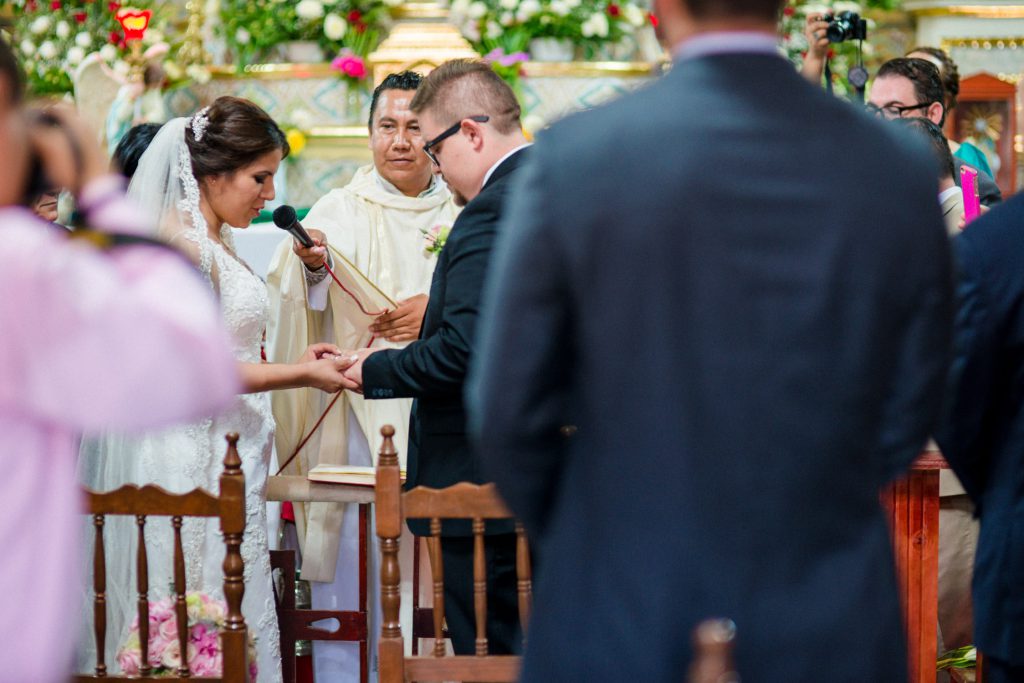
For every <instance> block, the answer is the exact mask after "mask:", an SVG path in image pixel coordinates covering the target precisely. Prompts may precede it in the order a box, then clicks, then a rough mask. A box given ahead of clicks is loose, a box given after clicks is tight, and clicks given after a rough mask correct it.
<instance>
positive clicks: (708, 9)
mask: <svg viewBox="0 0 1024 683" xmlns="http://www.w3.org/2000/svg"><path fill="white" fill-rule="evenodd" d="M677 1H678V2H682V3H683V4H684V5H685V6H686V8H687V10H688V11H689V12H690V14H691V15H693V18H694V19H698V20H707V19H726V18H729V19H735V18H750V19H759V20H765V21H778V20H779V19H780V18H781V16H782V8H783V7H784V6H785V4H786V0H677Z"/></svg>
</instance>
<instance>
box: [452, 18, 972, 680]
mask: <svg viewBox="0 0 1024 683" xmlns="http://www.w3.org/2000/svg"><path fill="white" fill-rule="evenodd" d="M656 9H657V12H658V15H659V17H660V18H661V20H662V27H663V29H664V31H665V37H666V38H667V39H668V40H669V41H670V42H671V44H672V46H673V50H674V56H675V60H676V61H675V65H674V67H673V68H672V70H671V72H670V73H669V74H668V75H667V76H665V77H664V78H663V79H661V80H660V81H659V82H657V83H655V84H654V85H653V86H651V87H649V88H646V89H644V90H641V91H639V92H637V93H635V94H633V95H631V96H627V97H624V98H622V99H621V100H619V101H617V102H614V103H612V104H610V105H608V106H606V107H603V108H600V109H597V110H594V111H590V112H586V113H583V114H579V115H577V116H573V117H570V118H568V119H565V120H563V121H562V122H560V123H558V124H556V125H554V126H553V127H552V128H551V129H550V131H548V132H547V133H545V134H542V135H541V136H539V138H538V141H537V144H536V145H535V147H534V149H533V155H532V158H531V159H530V160H529V161H528V162H527V163H526V167H525V168H524V169H523V171H522V175H521V176H520V179H519V181H518V185H517V187H516V190H515V191H514V193H513V194H512V195H511V198H510V203H509V206H510V211H509V213H508V214H506V216H505V219H504V222H503V224H502V225H503V227H502V232H501V237H500V239H499V243H498V244H497V245H496V247H495V262H496V263H495V268H494V270H493V272H492V275H491V280H490V281H489V285H488V289H487V292H486V294H485V304H484V313H483V314H482V317H481V330H480V347H479V349H480V352H479V353H478V354H477V355H476V356H475V361H474V365H473V369H472V374H471V378H472V379H471V381H470V394H469V395H470V400H469V401H467V406H468V407H469V409H470V414H471V418H472V421H471V433H472V434H473V435H474V438H475V439H476V440H477V444H478V452H479V453H480V457H481V458H482V460H483V465H484V468H485V470H484V472H485V475H490V476H492V477H493V479H494V480H495V482H496V483H497V484H498V486H499V489H500V491H501V493H502V495H503V496H504V497H505V499H506V501H507V502H508V504H509V505H510V506H511V508H512V509H513V511H514V512H515V513H516V514H517V515H518V516H519V517H520V518H521V519H522V520H523V522H524V523H525V525H526V526H527V531H528V532H529V533H530V534H531V538H532V541H533V542H534V544H535V547H536V548H537V550H538V553H537V558H538V566H537V573H536V577H537V578H536V584H535V587H536V590H535V610H534V612H533V621H532V624H531V626H530V630H529V645H528V647H527V651H526V659H525V662H524V668H523V680H525V681H558V682H559V683H565V682H569V681H580V682H581V683H582V682H583V681H586V682H588V683H593V682H594V681H643V682H644V683H659V682H661V681H665V682H666V683H667V682H669V681H673V682H678V681H679V680H681V679H682V677H683V675H684V674H683V672H685V671H686V667H687V664H688V663H689V660H690V633H691V630H692V629H693V628H694V626H695V625H696V624H697V623H698V622H699V621H701V620H702V619H705V618H708V617H714V616H725V617H730V618H732V619H733V620H735V622H736V625H737V627H738V637H737V649H736V657H737V664H738V669H739V673H740V674H741V675H742V676H743V677H744V680H750V681H756V682H757V683H776V682H778V683H782V682H783V681H785V682H786V683H792V682H793V681H806V682H808V683H811V682H813V683H820V682H821V681H825V680H827V681H830V682H836V681H866V680H878V681H880V680H885V681H895V680H898V679H899V678H900V677H901V676H902V675H903V673H902V672H904V671H906V666H905V661H904V660H905V653H904V636H903V631H902V628H901V619H900V611H899V600H898V598H897V593H896V587H895V581H894V576H893V557H892V551H891V547H890V542H889V536H888V533H887V530H886V523H885V519H884V516H883V513H882V510H881V509H880V505H879V498H878V495H879V489H880V487H881V486H882V485H883V484H885V483H886V482H888V481H890V480H891V479H893V478H894V477H896V476H897V475H899V474H900V473H902V472H903V471H904V470H905V469H906V468H907V466H908V465H909V464H910V462H911V461H912V460H913V459H914V457H915V456H916V455H917V454H918V452H919V450H920V448H921V447H922V446H923V444H924V442H925V439H926V437H927V436H928V434H929V431H930V430H931V428H932V427H933V426H934V418H935V417H936V415H937V413H938V411H939V403H940V401H941V394H942V391H941V389H942V386H943V381H944V377H945V373H946V369H947V361H948V354H949V340H950V336H951V327H952V283H951V265H950V248H949V244H948V239H947V237H946V235H945V231H944V228H943V221H942V216H941V213H940V210H939V205H938V202H937V201H936V199H935V192H936V187H935V172H934V168H935V162H934V160H933V159H932V158H931V157H930V156H928V154H929V152H928V150H926V149H925V148H924V147H923V146H918V145H917V142H918V141H916V140H911V141H907V140H903V139H902V138H904V137H906V136H902V135H901V131H898V130H890V129H889V128H891V127H886V126H885V125H884V124H883V123H881V122H879V121H876V120H873V119H872V118H871V117H869V116H867V115H866V114H865V113H863V112H861V111H857V110H855V109H854V108H852V107H850V106H849V105H847V104H845V103H843V102H839V101H837V100H835V99H834V98H832V97H829V96H828V95H826V94H825V93H824V92H823V91H821V90H820V89H819V88H815V87H814V86H812V85H810V84H808V83H807V82H806V81H804V80H803V79H802V78H801V77H800V76H799V74H797V73H796V72H795V71H794V69H793V68H792V66H791V65H790V64H789V63H788V62H787V61H786V60H785V59H783V58H781V57H780V56H779V53H778V49H777V45H776V19H777V17H778V15H779V12H780V10H781V2H778V1H777V0H729V1H728V2H722V1H718V0H656ZM569 424H571V425H575V426H576V427H577V430H576V432H575V434H573V435H572V436H565V434H566V433H569V432H571V431H572V430H564V429H562V428H563V427H564V426H565V425H569Z"/></svg>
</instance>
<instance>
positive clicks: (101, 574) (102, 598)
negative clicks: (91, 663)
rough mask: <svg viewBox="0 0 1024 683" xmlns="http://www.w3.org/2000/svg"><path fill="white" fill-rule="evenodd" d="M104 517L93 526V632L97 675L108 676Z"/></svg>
mask: <svg viewBox="0 0 1024 683" xmlns="http://www.w3.org/2000/svg"><path fill="white" fill-rule="evenodd" d="M105 521H106V519H105V517H104V516H103V515H94V516H93V518H92V524H93V526H94V527H96V539H95V545H94V549H93V556H92V562H93V564H92V589H93V593H94V597H93V632H94V635H95V636H96V675H97V676H98V677H101V678H102V677H104V676H106V675H107V664H106V646H107V557H106V552H105V551H104V548H103V525H104V523H105Z"/></svg>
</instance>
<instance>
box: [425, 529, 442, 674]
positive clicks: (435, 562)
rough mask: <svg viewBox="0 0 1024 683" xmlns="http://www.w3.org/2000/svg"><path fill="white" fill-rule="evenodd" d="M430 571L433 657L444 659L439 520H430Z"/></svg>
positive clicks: (428, 546) (428, 541) (428, 543)
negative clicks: (432, 579) (431, 578)
mask: <svg viewBox="0 0 1024 683" xmlns="http://www.w3.org/2000/svg"><path fill="white" fill-rule="evenodd" d="M427 549H428V551H429V552H430V571H431V573H432V574H433V577H434V656H435V657H444V560H443V558H442V555H441V520H440V519H439V518H437V517H434V518H432V519H431V520H430V538H428V539H427Z"/></svg>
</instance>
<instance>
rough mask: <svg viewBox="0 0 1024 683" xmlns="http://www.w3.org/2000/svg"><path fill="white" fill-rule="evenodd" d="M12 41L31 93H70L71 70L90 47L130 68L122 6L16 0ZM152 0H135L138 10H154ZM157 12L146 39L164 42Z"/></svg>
mask: <svg viewBox="0 0 1024 683" xmlns="http://www.w3.org/2000/svg"><path fill="white" fill-rule="evenodd" d="M12 5H13V9H14V24H13V27H12V34H11V35H10V36H7V35H6V34H5V38H7V39H8V40H10V42H11V44H12V45H13V46H14V49H15V51H16V52H17V53H18V56H19V57H20V58H21V60H22V66H23V68H24V70H25V76H26V82H27V86H28V92H29V94H30V95H34V96H47V95H62V94H64V93H67V92H71V89H72V83H71V74H72V73H74V70H75V68H76V67H77V66H78V64H79V63H81V61H82V59H83V58H85V56H86V55H87V54H89V53H91V52H97V51H98V52H100V54H101V55H103V57H104V59H105V60H106V61H107V63H108V64H109V65H111V66H112V67H113V68H114V70H115V71H117V72H119V73H122V74H124V73H126V72H127V65H126V64H125V63H124V62H123V59H124V57H125V55H126V53H127V49H126V46H125V44H124V34H123V32H122V30H121V25H120V24H119V23H118V22H117V16H116V14H117V12H118V10H120V9H121V5H120V4H118V3H117V2H103V1H93V0H75V1H72V2H67V1H65V0H15V2H13V3H12ZM152 5H153V3H152V2H151V0H134V1H133V2H132V5H131V6H132V8H134V9H152ZM158 19H159V18H158V17H157V16H154V18H153V20H152V21H151V22H150V26H151V28H150V29H149V31H147V33H146V44H147V45H149V44H152V43H155V42H159V41H161V40H162V39H163V36H162V34H161V33H160V31H158V30H157V29H156V28H152V27H153V26H155V25H156V24H157V23H158Z"/></svg>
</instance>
